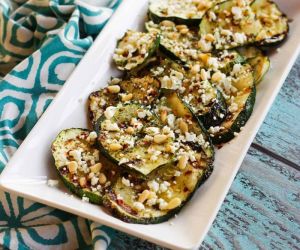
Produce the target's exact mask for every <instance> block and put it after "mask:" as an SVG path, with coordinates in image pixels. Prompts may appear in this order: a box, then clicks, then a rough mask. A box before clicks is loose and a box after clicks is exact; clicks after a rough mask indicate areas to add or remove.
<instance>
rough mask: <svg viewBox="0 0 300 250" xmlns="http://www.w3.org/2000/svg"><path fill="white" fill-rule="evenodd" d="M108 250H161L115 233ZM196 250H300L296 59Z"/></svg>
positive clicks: (299, 127) (299, 71)
mask: <svg viewBox="0 0 300 250" xmlns="http://www.w3.org/2000/svg"><path fill="white" fill-rule="evenodd" d="M270 84H271V83H270ZM109 249H124V250H125V249H162V248H161V247H159V246H157V245H154V244H152V243H148V242H146V241H144V240H141V239H138V238H135V237H132V236H128V235H126V234H124V233H121V232H116V234H115V239H112V243H111V245H110V247H109ZM200 249H213V250H214V249H246V250H248V249H249V250H255V249H284V250H294V249H295V250H298V249H299V250H300V56H299V57H298V59H297V62H296V64H295V65H294V67H293V69H292V70H291V72H290V74H289V76H288V78H287V80H286V81H285V83H284V85H283V88H282V89H281V91H280V93H279V95H278V96H277V98H276V101H275V102H274V104H273V106H272V108H271V110H270V112H269V114H268V116H267V118H266V119H265V121H264V123H263V125H262V127H261V129H260V130H259V132H258V134H257V136H256V138H255V140H254V142H253V144H252V146H251V148H250V150H249V151H248V154H247V156H246V158H245V160H244V162H243V164H242V166H241V168H240V171H239V172H238V174H237V176H236V178H235V180H234V182H233V184H232V186H231V188H230V191H229V193H228V195H227V196H226V199H225V201H224V203H223V205H222V207H221V209H220V211H219V213H218V215H217V218H216V219H215V221H214V223H213V225H212V227H211V229H210V231H209V233H208V234H207V236H206V238H205V240H204V242H203V244H202V245H201V247H200Z"/></svg>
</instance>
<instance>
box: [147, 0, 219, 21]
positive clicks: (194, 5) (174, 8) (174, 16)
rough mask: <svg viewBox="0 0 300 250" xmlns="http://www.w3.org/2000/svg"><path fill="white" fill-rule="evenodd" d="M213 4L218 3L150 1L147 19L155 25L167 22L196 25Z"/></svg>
mask: <svg viewBox="0 0 300 250" xmlns="http://www.w3.org/2000/svg"><path fill="white" fill-rule="evenodd" d="M215 2H219V1H217V0H203V1H182V0H152V1H151V2H150V4H149V17H150V19H151V20H153V22H155V23H160V22H161V21H163V20H169V21H173V22H175V23H177V24H186V25H198V24H199V23H200V21H201V18H202V16H203V15H204V13H205V12H206V11H207V10H208V9H209V8H210V7H211V6H212V4H213V3H215Z"/></svg>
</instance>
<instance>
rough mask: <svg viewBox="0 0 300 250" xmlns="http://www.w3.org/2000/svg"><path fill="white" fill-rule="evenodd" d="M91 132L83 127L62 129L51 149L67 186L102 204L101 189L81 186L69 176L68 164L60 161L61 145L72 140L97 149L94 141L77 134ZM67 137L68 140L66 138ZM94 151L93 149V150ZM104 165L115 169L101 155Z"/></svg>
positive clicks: (108, 168) (60, 174) (75, 192)
mask: <svg viewBox="0 0 300 250" xmlns="http://www.w3.org/2000/svg"><path fill="white" fill-rule="evenodd" d="M89 133H90V131H89V130H87V129H81V128H70V129H65V130H62V131H61V132H60V133H59V134H58V136H57V137H56V139H55V140H54V141H53V143H52V146H51V151H52V155H53V158H54V160H55V169H56V171H57V173H58V175H59V177H60V179H61V180H62V181H63V183H64V184H65V186H66V187H67V188H68V189H69V190H70V191H71V192H72V193H74V194H76V195H77V196H79V197H80V198H82V197H83V196H85V197H87V198H89V202H91V203H95V204H102V202H103V193H102V192H100V191H97V192H92V191H90V189H88V188H87V187H80V186H79V184H78V183H77V185H75V184H74V182H72V181H71V180H70V178H69V175H70V173H69V172H68V170H67V168H66V166H64V165H62V166H59V165H61V163H60V157H59V153H60V151H59V149H60V148H61V147H64V143H68V142H70V141H72V140H73V141H76V142H77V143H84V144H86V145H88V146H87V147H88V148H89V149H91V150H96V147H95V145H94V144H93V143H91V142H88V141H84V140H85V139H78V138H77V136H81V135H84V136H87V135H88V134H89ZM66 139H67V140H66ZM91 152H92V151H91ZM97 162H100V163H102V164H103V165H105V169H106V171H110V170H114V166H113V165H112V164H111V163H110V162H108V161H107V159H105V158H104V157H102V156H101V155H99V161H97Z"/></svg>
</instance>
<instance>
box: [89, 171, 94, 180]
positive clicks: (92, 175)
mask: <svg viewBox="0 0 300 250" xmlns="http://www.w3.org/2000/svg"><path fill="white" fill-rule="evenodd" d="M94 176H95V174H94V173H93V172H90V173H89V175H88V179H89V180H90V179H92V178H93V177H94Z"/></svg>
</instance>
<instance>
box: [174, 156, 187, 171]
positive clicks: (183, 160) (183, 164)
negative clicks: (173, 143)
mask: <svg viewBox="0 0 300 250" xmlns="http://www.w3.org/2000/svg"><path fill="white" fill-rule="evenodd" d="M188 160H189V157H188V156H187V155H182V156H181V157H180V159H179V161H178V164H177V166H178V168H179V169H181V170H183V169H185V167H186V165H187V163H188Z"/></svg>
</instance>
